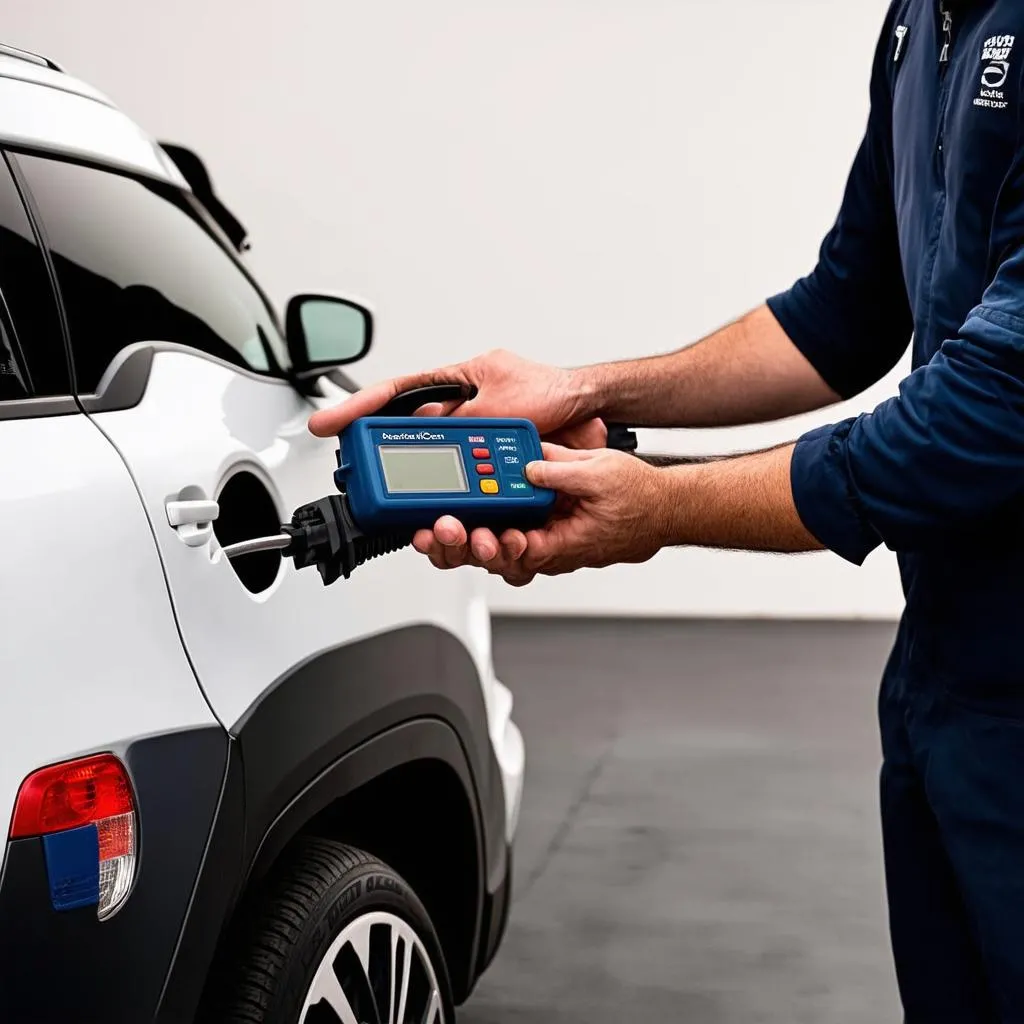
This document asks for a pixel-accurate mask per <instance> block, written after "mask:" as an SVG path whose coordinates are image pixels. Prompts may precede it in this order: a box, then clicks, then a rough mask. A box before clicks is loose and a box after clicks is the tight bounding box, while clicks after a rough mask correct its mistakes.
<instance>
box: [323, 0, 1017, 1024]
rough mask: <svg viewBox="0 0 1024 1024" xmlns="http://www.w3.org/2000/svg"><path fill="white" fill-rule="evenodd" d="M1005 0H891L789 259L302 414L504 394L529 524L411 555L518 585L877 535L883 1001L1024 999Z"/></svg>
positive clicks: (1011, 9)
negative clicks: (631, 434) (772, 280)
mask: <svg viewBox="0 0 1024 1024" xmlns="http://www.w3.org/2000/svg"><path fill="white" fill-rule="evenodd" d="M1022 71H1024V4H1022V3H1020V2H1019V0H974V2H966V0H965V2H960V3H955V4H954V3H951V2H949V0H947V2H946V3H944V4H940V3H939V2H938V0H900V2H898V3H894V4H892V6H891V7H890V9H889V12H888V15H887V18H886V21H885V25H884V30H883V32H882V35H881V38H880V41H879V43H878V47H877V50H876V54H875V62H874V69H873V74H872V77H871V112H870V116H869V122H868V127H867V132H866V135H865V137H864V139H863V142H862V145H861V147H860V149H859V151H858V154H857V156H856V160H855V163H854V165H853V168H852V171H851V174H850V177H849V180H848V183H847V188H846V192H845V197H844V199H843V202H842V206H841V209H840V212H839V215H838V219H837V221H836V223H835V225H834V226H833V228H832V230H831V231H830V233H829V234H828V235H827V237H826V239H825V241H824V243H823V245H822V247H821V250H820V254H819V259H818V262H817V266H816V267H815V269H814V270H813V272H812V273H811V274H810V275H809V276H807V277H806V278H804V279H802V280H800V281H799V282H797V283H796V284H795V285H794V286H793V287H792V288H790V289H789V290H788V291H786V292H784V293H782V294H779V295H776V296H775V297H773V298H771V299H769V300H768V301H767V302H766V303H765V304H764V305H763V306H762V307H761V308H759V309H756V310H755V311H753V312H751V313H749V314H748V315H746V316H745V317H743V318H742V319H739V320H738V321H737V322H735V323H733V324H730V325H729V326H727V327H725V328H724V329H722V330H720V331H718V332H717V333H715V334H713V335H712V336H710V337H709V338H706V339H704V340H703V341H702V342H700V343H698V344H696V345H692V346H690V347H687V348H685V349H683V350H681V351H678V352H675V353H672V354H668V355H662V356H657V357H652V358H648V359H641V360H635V361H626V362H619V363H612V364H605V365H599V366H592V367H587V368H582V369H572V370H565V369H556V368H551V367H546V366H542V365H538V364H534V363H529V362H526V361H524V360H522V359H518V358H516V357H515V356H513V355H511V354H508V353H503V352H495V353H490V354H488V355H483V356H480V357H478V358H476V359H473V360H471V361H469V362H467V363H464V364H460V365H457V366H452V367H446V368H443V369H440V370H436V371H432V372H428V373H423V374H417V375H413V376H408V377H404V378H402V379H399V380H393V381H388V382H385V383H382V384H379V385H377V386H376V387H372V388H369V389H367V390H365V391H362V392H359V393H358V394H357V395H355V396H353V397H352V398H350V399H349V400H348V401H346V402H344V403H343V404H342V405H340V406H339V407H337V408H335V409H332V410H325V411H322V412H319V413H317V414H316V415H315V416H314V417H313V418H312V419H311V421H310V429H311V430H312V431H313V432H314V433H315V434H318V435H321V436H330V435H333V434H336V433H337V432H338V431H340V430H341V429H342V428H343V427H344V426H345V425H346V424H347V423H349V422H350V421H351V420H353V419H355V418H356V417H358V416H362V415H367V414H370V413H372V412H373V411H375V410H376V409H377V408H379V407H380V406H381V405H383V404H384V402H385V401H387V400H388V399H389V398H390V397H392V396H393V395H394V394H396V393H398V392H400V391H403V390H406V389H408V388H411V387H417V386H421V385H423V384H427V383H441V382H447V381H462V382H466V383H470V384H474V385H476V386H477V388H478V389H479V393H478V395H477V397H475V398H474V399H472V400H471V401H468V402H465V403H463V404H462V405H461V406H459V407H458V408H451V407H449V408H447V409H444V410H441V409H438V408H437V407H432V408H429V409H424V410H423V411H424V412H427V413H431V414H435V415H436V414H438V413H439V412H441V411H445V412H451V413H454V414H456V415H477V416H497V415H501V416H525V417H529V418H531V419H533V420H534V421H535V422H536V424H537V426H538V428H539V429H540V430H541V432H542V434H545V435H546V436H547V437H548V439H549V440H550V441H551V442H553V443H551V444H548V445H546V448H545V461H544V462H541V463H535V464H532V465H531V466H530V467H528V469H527V475H528V477H529V479H530V480H532V481H533V482H534V483H535V484H538V485H542V486H548V487H553V488H555V489H557V490H558V491H560V492H562V494H563V496H564V498H563V500H564V502H565V506H564V509H563V510H562V512H561V514H560V516H559V517H558V518H556V519H555V520H554V521H553V522H552V523H551V524H550V525H549V526H548V527H546V528H545V529H542V530H537V531H533V532H531V533H529V534H527V535H524V534H522V533H517V532H515V531H509V532H507V533H506V534H504V535H503V536H501V537H496V536H494V535H493V534H491V533H489V532H487V531H474V533H473V535H472V536H471V537H467V536H466V532H465V530H464V529H463V528H462V527H461V525H460V524H459V523H458V522H456V521H455V520H453V519H450V518H446V519H442V520H440V521H438V523H437V524H436V526H435V529H434V530H433V532H431V531H422V532H420V533H419V534H418V535H417V536H416V539H415V545H416V547H417V548H418V549H419V550H420V551H422V552H424V553H425V554H427V555H428V556H429V557H430V559H431V560H432V561H433V562H434V564H435V565H437V566H439V567H442V568H451V567H455V566H460V565H464V564H472V565H477V566H483V567H484V568H486V569H488V570H489V571H491V572H493V573H497V574H500V575H501V576H503V577H504V578H505V579H507V580H508V581H509V582H510V583H512V584H515V585H522V584H524V583H527V582H529V581H530V580H531V579H532V578H533V577H534V576H535V575H536V574H538V573H540V574H558V573H565V572H571V571H574V570H576V569H580V568H583V567H597V566H605V565H609V564H611V563H615V562H639V561H644V560H646V559H648V558H650V557H651V556H653V555H654V554H655V553H656V552H657V551H658V550H659V549H661V548H662V547H665V546H666V545H702V546H708V547H722V548H736V549H749V550H759V551H776V552H800V551H811V550H817V549H823V548H828V549H831V550H832V551H834V552H837V553H838V554H839V555H841V556H842V557H843V558H845V559H847V560H849V561H850V562H853V563H855V564H858V565H859V564H860V563H862V562H863V561H864V559H865V558H866V557H867V555H868V554H869V553H870V552H871V551H873V550H874V549H875V548H877V547H879V546H880V545H885V546H886V547H888V548H890V549H892V550H894V551H895V552H897V555H898V559H899V564H900V569H901V574H902V578H903V582H904V590H905V595H906V608H905V612H904V615H903V617H902V621H901V624H900V628H899V632H898V636H897V640H896V643H895V647H894V650H893V652H892V655H891V658H890V660H889V663H888V666H887V668H886V671H885V675H884V679H883V683H882V688H881V693H880V699H879V714H880V723H881V733H882V748H883V767H882V773H881V810H882V826H883V828H882V831H883V840H884V851H885V864H886V878H887V890H888V895H889V907H890V912H889V918H890V931H891V936H892V943H893V952H894V957H895V962H896V969H897V976H898V981H899V987H900V992H901V996H902V1000H903V1005H904V1008H905V1013H906V1020H907V1021H910V1022H916V1021H927V1022H935V1021H956V1022H957V1024H970V1022H973V1021H994V1020H1001V1021H1024V653H1022V648H1021V642H1020V639H1019V635H1018V634H1019V632H1020V630H1021V628H1022V624H1024V149H1022V145H1021V128H1022V113H1024V110H1022V107H1021V102H1020V99H1021V79H1022ZM912 336H913V371H912V373H911V374H910V376H908V377H907V378H906V379H905V380H904V381H903V383H902V385H901V387H900V392H899V395H898V397H894V398H892V399H890V400H888V401H886V402H883V403H882V404H881V405H879V406H878V407H877V408H876V409H875V410H874V411H873V412H871V413H870V414H866V415H862V416H857V417H854V418H850V419H846V420H844V421H843V422H840V423H836V424H834V425H831V426H828V427H824V428H820V429H816V430H812V431H810V432H809V433H806V434H805V435H804V436H802V437H800V438H799V439H798V440H797V441H796V443H795V444H788V445H784V446H782V447H778V448H774V449H771V450H767V451H763V452H758V453H753V454H747V455H742V456H737V457H728V458H723V459H720V460H713V461H710V462H701V463H699V464H689V465H677V466H670V467H659V468H654V467H652V466H650V465H647V464H645V463H644V462H642V461H640V460H638V459H636V458H634V457H632V456H630V455H626V454H623V453H619V452H611V451H607V450H601V449H602V445H603V443H604V440H605V437H606V434H605V427H604V423H605V422H623V423H628V424H630V425H633V426H640V427H643V426H648V427H665V426H684V427H709V426H727V425H734V424H743V423H753V422H761V421H768V420H773V419H778V418H781V417H786V416H791V415H794V414H797V413H802V412H805V411H808V410H811V409H818V408H822V407H825V406H827V405H830V404H832V403H835V402H836V401H838V400H840V399H845V398H849V397H851V396H854V395H856V394H858V393H860V392H862V391H863V390H864V389H865V388H867V387H868V386H869V385H871V384H872V383H874V382H876V381H878V380H880V379H881V378H882V377H883V376H884V375H885V374H886V373H887V372H888V371H889V370H890V369H891V368H892V367H894V366H895V364H896V363H897V361H898V360H899V359H900V357H901V355H902V354H903V353H904V352H905V350H906V348H907V345H908V344H909V343H910V341H911V337H912Z"/></svg>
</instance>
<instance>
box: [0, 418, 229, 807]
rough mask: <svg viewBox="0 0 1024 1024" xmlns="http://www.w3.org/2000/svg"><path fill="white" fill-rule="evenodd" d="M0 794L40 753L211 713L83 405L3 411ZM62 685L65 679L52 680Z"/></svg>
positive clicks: (10, 794) (81, 749) (48, 756)
mask: <svg viewBox="0 0 1024 1024" xmlns="http://www.w3.org/2000/svg"><path fill="white" fill-rule="evenodd" d="M0 481H2V500H0V537H3V538H4V553H3V559H2V564H3V570H2V573H0V622H2V623H3V638H4V639H3V643H0V681H2V683H0V722H3V723H4V731H3V743H2V745H0V807H2V808H4V813H5V814H9V813H10V809H11V808H12V807H13V806H14V799H15V796H16V795H17V792H18V788H19V786H20V785H21V782H22V780H23V779H24V778H25V777H26V776H27V775H28V774H29V773H30V772H32V771H34V770H35V769H37V768H39V767H40V766H42V765H45V764H47V763H51V762H54V761H62V760H66V759H68V758H71V757H75V756H77V755H79V754H87V753H90V754H91V753H93V752H95V751H98V750H103V749H106V748H107V747H109V746H110V745H113V744H116V743H117V742H118V741H121V740H124V739H130V738H135V737H140V736H147V735H151V734H156V733H164V732H173V731H174V730H176V729H187V728H193V727H197V726H198V727H202V726H209V725H215V724H216V720H215V718H214V716H213V714H212V712H211V711H210V708H209V707H208V706H207V704H206V701H204V700H203V697H202V694H201V693H200V691H199V688H198V687H197V686H196V679H195V675H194V674H193V672H192V669H191V668H190V666H189V663H188V660H187V658H186V657H185V653H184V651H183V650H182V647H181V640H180V639H179V637H178V633H177V630H176V629H175V626H174V618H173V615H172V613H171V603H170V600H169V599H168V594H167V588H166V585H165V583H164V579H163V576H162V574H161V571H160V562H159V558H158V555H157V552H156V549H155V548H154V545H153V537H152V534H151V532H150V529H149V525H148V524H147V522H146V516H145V514H144V512H143V509H142V506H141V505H140V503H139V498H138V495H137V493H136V491H135V488H134V487H133V486H132V481H131V478H130V476H129V475H128V472H127V470H126V469H125V467H124V464H123V463H122V461H121V459H120V458H118V455H117V452H116V451H114V449H113V448H111V446H110V445H109V444H108V443H107V441H106V440H105V439H104V438H103V436H102V435H101V434H100V432H99V431H98V430H97V429H96V427H95V426H94V425H93V424H92V423H90V422H89V420H88V419H87V418H86V417H85V416H82V415H69V416H55V417H42V418H34V419H24V420H3V421H0ZM55 687H56V688H55Z"/></svg>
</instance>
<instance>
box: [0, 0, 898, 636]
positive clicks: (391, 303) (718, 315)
mask: <svg viewBox="0 0 1024 1024" xmlns="http://www.w3.org/2000/svg"><path fill="white" fill-rule="evenodd" d="M4 6H5V10H4V18H3V29H2V31H3V38H4V41H7V42H11V43H14V44H16V45H21V46H24V47H27V48H29V49H35V50H38V51H41V52H44V53H46V54H48V55H50V56H53V57H54V58H55V59H57V60H58V61H60V62H62V63H64V64H65V65H66V66H67V67H68V69H69V70H70V71H72V72H73V73H76V74H78V75H79V76H81V77H83V78H86V79H88V80H89V81H91V82H92V83H93V84H94V85H96V86H98V87H99V88H101V89H103V90H104V91H105V92H107V93H108V95H110V96H111V97H112V98H113V99H114V100H115V101H116V102H118V103H119V104H120V105H121V106H122V107H123V108H124V109H125V110H126V111H127V112H128V113H130V114H131V115H133V116H134V117H136V118H137V119H138V120H139V121H141V122H142V123H143V124H144V125H145V127H146V128H147V129H148V130H150V131H151V132H153V133H154V134H155V135H157V136H158V137H160V138H164V139H172V140H178V141H182V142H184V143H186V144H189V145H192V146H194V147H195V148H196V149H198V150H199V152H201V153H202V154H203V155H204V157H205V158H206V159H207V161H208V163H209V165H210V167H211V169H212V171H213V174H214V177H215V181H216V183H217V185H218V187H219V189H220V191H221V192H222V194H223V195H224V196H225V198H226V199H227V201H228V202H229V204H230V205H232V206H234V207H235V208H236V209H237V210H238V211H239V212H240V213H241V215H242V218H243V220H245V221H246V222H247V224H248V225H249V226H250V228H251V230H252V235H253V239H254V253H253V258H254V261H255V263H256V265H257V268H258V269H259V270H260V271H261V273H262V276H263V279H264V281H265V283H266V284H267V285H268V286H269V288H270V290H271V292H272V294H273V295H274V297H275V298H276V299H278V300H283V299H285V298H286V297H287V295H288V294H289V293H291V292H293V291H296V290H299V289H304V288H317V287H326V288H332V289H336V290H343V291H346V292H348V293H349V294H351V295H352V296H354V297H362V298H364V299H365V300H367V301H369V303H370V304H371V305H372V306H373V307H374V309H375V310H376V311H377V314H378V322H379V334H378V339H379V340H378V344H377V347H376V350H375V351H374V352H373V353H372V354H371V356H370V357H369V358H368V359H367V360H366V362H365V364H364V365H362V366H360V367H358V368H357V370H356V375H357V377H358V378H360V379H362V380H363V381H364V382H369V380H370V379H372V378H377V377H380V376H384V375H390V374H392V373H395V372H400V371H406V370H411V369H416V368H420V367H424V366H429V365H436V364H438V363H441V362H448V361H451V360H456V359H460V358H463V357H468V356H470V355H472V354H475V353H476V352H478V351H479V350H481V349H484V348H490V347H494V346H504V347H508V348H511V349H515V350H516V351H518V352H520V353H523V354H524V355H527V356H532V357H535V358H538V359H545V360H548V361H552V362H557V363H561V364H566V365H570V364H579V363H585V362H591V361H595V360H601V359H612V358H620V357H623V356H628V355H631V354H646V353H650V352H654V351H661V350H665V349H669V348H674V347H677V346H679V345H681V344H685V343H687V342H689V341H691V340H694V339H696V338H697V337H699V336H701V335H702V334H704V333H706V332H708V331H709V330H711V329H713V328H714V327H716V326H717V325H719V324H720V323H722V322H723V321H725V320H727V319H731V318H732V317H733V316H735V315H736V314H738V313H740V312H742V311H744V310H746V309H747V308H749V307H752V306H753V305H755V304H756V303H758V302H760V301H761V300H762V299H763V298H764V297H766V296H767V295H768V294H770V293H772V292H774V291H776V290H779V289H781V288H784V287H786V286H788V285H789V284H790V283H791V282H792V281H793V280H794V279H795V278H796V277H797V276H799V275H801V274H802V273H804V272H806V271H807V270H808V269H809V268H810V267H811V265H812V264H813V261H814V257H815V254H816V250H817V246H818V244H819V242H820V239H821V237H822V235H823V233H824V232H825V231H826V230H827V228H828V226H829V225H830V223H831V221H832V218H833V217H834V214H835V211H836V209H837V206H838V203H839V199H840V196H841V191H842V186H843V183H844V180H845V177H846V172H847V170H848V167H849V164H850V161H851V160H852V157H853V154H854V152H855V150H856V147H857V144H858V141H859V138H860V134H861V132H862V130H863V126H864V122H865V118H866V114H867V81H868V72H869V65H870V60H871V56H872V50H873V47H874V43H875V40H876V38H877V33H878V30H879V26H880V24H881V19H882V16H883V13H884V9H885V6H886V5H885V2H884V0H870V2H864V3H850V2H849V0H733V2H732V3H729V4H723V3H719V2H716V0H546V2H542V0H433V2H426V0H374V2H372V3H371V2H366V0H364V2H361V3H356V2H353V0H290V2H288V3H285V4H282V3H279V2H271V0H246V2H245V3H242V2H241V0H233V2H232V0H205V2H199V0H178V2H177V3H175V4H159V5H158V4H153V3H139V2H138V0H89V2H88V3H84V2H82V0H62V2H57V0H34V2H33V3H30V4H29V3H22V4H14V3H8V4H5V5H4ZM897 380H898V374H897V375H894V376H893V377H892V378H890V379H889V380H887V381H885V382H883V383H882V384H881V385H880V386H879V387H878V388H876V389H875V390H874V391H873V392H872V393H871V394H869V395H865V396H862V397H861V399H859V400H858V401H857V402H856V403H853V404H851V405H850V406H849V407H843V408H840V409H838V410H831V411H830V412H829V413H828V418H829V419H835V418H839V417H840V416H843V415H847V414H849V413H850V412H851V411H860V410H861V409H864V408H868V407H870V406H871V405H873V404H874V403H876V402H877V401H878V399H879V398H880V397H884V396H885V395H887V394H889V393H891V392H892V391H894V390H895V385H896V381H897ZM823 419H824V417H822V416H820V415H818V416H813V417H804V418H801V419H799V420H794V421H789V422H786V423H783V424H776V425H774V426H771V427H758V428H752V429H746V430H731V431H726V432H703V431H700V432H680V433H674V434H669V435H660V436H658V437H656V438H650V437H649V436H648V438H645V442H646V441H649V443H651V444H652V445H655V446H657V447H658V448H661V449H671V450H679V451H700V452H706V451H715V450H735V449H738V448H747V447H756V446H761V445H764V444H769V443H774V442H776V441H780V440H784V439H787V438H790V437H793V436H795V435H796V434H797V433H798V432H799V431H801V430H803V429H804V428H806V427H807V426H808V425H810V424H811V423H816V422H822V421H823ZM493 597H494V603H495V607H497V608H503V609H521V610H539V611H564V612H570V613H571V612H585V611H586V612H589V611H601V612H616V613H642V614H687V615H746V616H776V615H778V616H854V617H860V616H867V617H890V616H893V615H895V614H897V613H898V611H899V608H900V605H901V596H900V592H899V586H898V581H897V576H896V572H895V565H894V561H893V559H892V556H891V555H889V554H888V553H887V552H881V553H876V554H875V555H874V556H872V558H871V559H870V560H869V563H868V564H867V565H866V566H865V567H864V568H862V569H855V568H853V567H851V566H848V565H846V564H844V563H842V562H840V560H839V559H838V558H836V557H834V556H832V555H810V556H802V557H798V558H781V557H773V556H752V555H741V554H730V553H711V552H699V551H669V552H665V553H663V554H662V555H660V556H659V557H658V558H656V559H655V560H654V561H653V562H651V563H648V564H647V565H644V566H639V567H628V568H621V569H614V570H605V571H603V572H600V573H593V572H591V573H583V574H579V575H578V576H576V577H573V578H567V579H560V580H545V581H540V582H538V583H537V584H535V585H534V586H531V587H529V588H526V589H524V590H522V591H514V590H512V589H511V588H507V587H505V586H504V585H503V584H498V585H496V586H495V588H494V591H493Z"/></svg>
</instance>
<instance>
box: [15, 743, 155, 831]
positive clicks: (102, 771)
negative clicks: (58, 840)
mask: <svg viewBox="0 0 1024 1024" xmlns="http://www.w3.org/2000/svg"><path fill="white" fill-rule="evenodd" d="M134 809H135V808H134V801H133V800H132V790H131V784H130V783H129V781H128V772H127V771H126V769H125V767H124V765H123V764H121V762H120V761H119V760H118V759H117V758H116V757H114V756H113V755H112V754H98V755H96V756H95V757H86V758H83V759H82V760H80V761H68V762H66V763H64V764H55V765H50V766H49V767H48V768H41V769H40V770H39V771H37V772H33V773H32V774H31V775H30V776H29V777H28V778H27V779H26V780H25V781H24V782H23V783H22V784H21V789H20V790H19V791H18V799H17V800H16V801H15V804H14V817H13V819H12V821H11V833H10V837H11V838H12V839H20V838H23V837H26V836H42V835H47V834H49V833H51V832H61V831H63V830H64V829H70V828H78V827H79V826H81V825H89V824H91V823H92V822H95V821H99V820H101V819H103V818H112V817H115V816H116V815H119V814H129V813H131V812H132V811H133V810H134Z"/></svg>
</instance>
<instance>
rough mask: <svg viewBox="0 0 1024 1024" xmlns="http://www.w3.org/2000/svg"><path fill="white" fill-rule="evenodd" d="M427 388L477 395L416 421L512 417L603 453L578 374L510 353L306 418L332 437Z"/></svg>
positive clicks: (424, 412)
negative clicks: (462, 387)
mask: <svg viewBox="0 0 1024 1024" xmlns="http://www.w3.org/2000/svg"><path fill="white" fill-rule="evenodd" d="M432 384H472V385H474V386H475V387H476V389H477V395H476V397H475V398H472V399H470V400H468V401H464V402H448V403H444V404H443V405H442V404H435V405H425V406H423V407H422V408H421V409H419V410H418V411H417V415H420V416H448V415H451V416H484V417H489V416H495V417H500V416H511V417H519V418H522V419H528V420H532V421H533V423H534V424H535V425H536V427H537V430H538V431H539V432H540V434H541V436H542V437H543V438H544V439H545V440H548V441H554V442H556V443H558V444H562V445H564V446H565V447H567V448H603V447H604V446H605V443H606V441H607V438H608V431H607V430H606V428H605V425H604V423H602V422H601V420H599V419H596V418H594V417H593V416H591V415H589V413H588V411H587V410H586V408H585V407H584V405H583V394H582V391H581V389H580V387H579V383H578V375H577V373H576V372H575V371H572V370H563V369H559V368H558V367H554V366H545V365H544V364H542V363H533V362H530V361H529V360H526V359H521V358H520V357H519V356H516V355H513V354H512V353H511V352H504V351H495V352H488V353H487V354H486V355H481V356H477V357H476V358H475V359H470V360H469V361H468V362H465V363H458V364H457V365H454V366H446V367H442V368H441V369H437V370H427V371H425V372H423V373H414V374H410V375H408V376H405V377H395V378H393V379H392V380H388V381H383V382H382V383H380V384H375V385H373V386H372V387H368V388H364V389H363V390H361V391H358V392H356V394H354V395H353V396H352V397H351V398H348V399H346V400H345V401H344V402H342V403H341V404H340V405H337V406H334V407H333V408H331V409H322V410H320V411H319V412H316V413H314V414H313V415H312V416H311V417H310V419H309V429H310V431H311V432H312V433H313V434H315V435H316V436H317V437H334V436H336V435H337V434H340V433H341V431H342V430H344V429H345V427H347V426H348V425H349V424H350V423H351V422H352V421H353V420H357V419H359V418H360V417H361V416H372V415H373V414H374V413H376V412H377V411H378V410H379V409H381V408H382V407H383V406H385V405H386V404H387V403H388V402H390V401H391V399H392V398H394V397H395V396H396V395H399V394H402V393H403V392H405V391H411V390H412V389H413V388H422V387H427V386H428V385H432Z"/></svg>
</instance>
